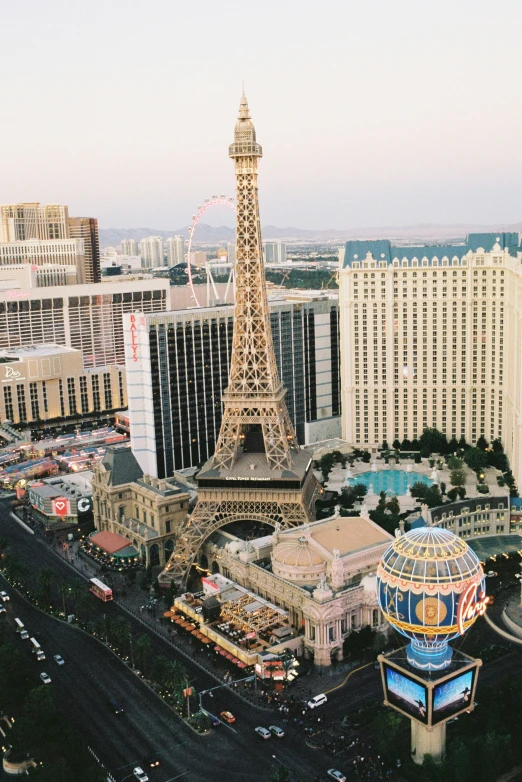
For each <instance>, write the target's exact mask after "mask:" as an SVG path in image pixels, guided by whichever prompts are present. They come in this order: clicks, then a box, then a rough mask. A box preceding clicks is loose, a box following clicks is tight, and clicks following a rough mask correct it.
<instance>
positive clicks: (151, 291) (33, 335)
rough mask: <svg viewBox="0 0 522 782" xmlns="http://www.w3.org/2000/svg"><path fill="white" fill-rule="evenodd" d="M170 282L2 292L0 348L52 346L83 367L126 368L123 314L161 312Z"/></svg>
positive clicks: (156, 281) (72, 286)
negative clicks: (70, 351)
mask: <svg viewBox="0 0 522 782" xmlns="http://www.w3.org/2000/svg"><path fill="white" fill-rule="evenodd" d="M169 294H170V286H169V281H168V280H160V279H156V280H154V279H150V280H136V281H129V282H127V281H122V282H119V283H118V284H117V285H116V284H114V283H106V282H103V283H98V284H97V285H96V286H95V287H93V286H92V285H70V286H67V287H65V288H64V287H49V288H43V289H39V288H35V289H32V288H31V289H27V288H25V289H21V290H1V289H0V349H2V348H16V347H23V346H24V345H34V344H41V343H54V344H56V345H65V346H66V347H71V348H76V349H77V350H80V351H81V353H82V356H83V366H84V367H85V368H89V367H103V366H108V365H112V364H124V363H125V350H124V344H123V313H124V312H162V311H164V310H166V309H167V308H168V307H169V306H170V301H169Z"/></svg>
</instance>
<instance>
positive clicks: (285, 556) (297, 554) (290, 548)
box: [272, 537, 324, 568]
mask: <svg viewBox="0 0 522 782" xmlns="http://www.w3.org/2000/svg"><path fill="white" fill-rule="evenodd" d="M272 559H273V560H275V561H276V562H279V563H280V564H281V565H288V566H289V567H302V568H309V567H313V566H314V565H324V558H323V557H322V556H321V555H320V554H319V552H318V551H316V550H315V549H313V548H311V546H310V545H309V541H308V538H306V537H302V538H298V540H288V541H285V542H283V543H279V544H278V545H277V546H276V547H275V548H274V551H273V552H272Z"/></svg>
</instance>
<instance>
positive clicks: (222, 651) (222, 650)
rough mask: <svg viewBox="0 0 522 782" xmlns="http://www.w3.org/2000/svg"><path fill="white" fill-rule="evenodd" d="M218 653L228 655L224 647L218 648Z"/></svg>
mask: <svg viewBox="0 0 522 782" xmlns="http://www.w3.org/2000/svg"><path fill="white" fill-rule="evenodd" d="M219 653H220V654H222V655H223V657H228V652H227V651H225V649H220V650H219Z"/></svg>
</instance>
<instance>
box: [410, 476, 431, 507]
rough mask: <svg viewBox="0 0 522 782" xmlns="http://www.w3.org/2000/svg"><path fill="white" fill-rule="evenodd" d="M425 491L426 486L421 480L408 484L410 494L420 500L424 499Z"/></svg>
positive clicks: (426, 489)
mask: <svg viewBox="0 0 522 782" xmlns="http://www.w3.org/2000/svg"><path fill="white" fill-rule="evenodd" d="M427 491H428V486H427V484H426V483H424V482H423V481H416V482H415V483H414V484H412V485H411V486H410V494H411V496H412V497H413V498H414V499H416V500H420V501H421V502H424V500H425V499H426V493H427Z"/></svg>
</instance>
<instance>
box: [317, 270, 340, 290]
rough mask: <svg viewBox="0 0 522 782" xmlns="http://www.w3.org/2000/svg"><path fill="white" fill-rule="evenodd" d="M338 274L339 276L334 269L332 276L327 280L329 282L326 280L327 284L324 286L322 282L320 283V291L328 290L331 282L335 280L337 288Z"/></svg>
mask: <svg viewBox="0 0 522 782" xmlns="http://www.w3.org/2000/svg"><path fill="white" fill-rule="evenodd" d="M338 274H339V272H338V271H337V269H336V270H335V271H334V273H333V274H332V276H331V277H330V278H329V280H328V282H327V283H326V285H325V283H324V282H322V283H321V290H322V291H325V290H330V283H331V282H332V281H333V280H335V281H336V282H337V287H339V278H338Z"/></svg>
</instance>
